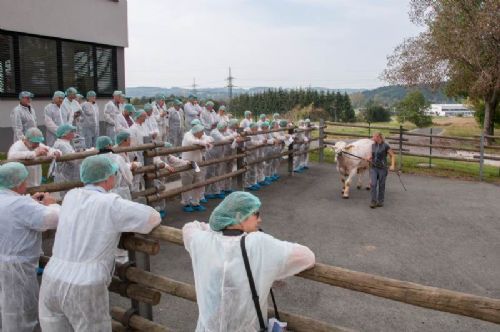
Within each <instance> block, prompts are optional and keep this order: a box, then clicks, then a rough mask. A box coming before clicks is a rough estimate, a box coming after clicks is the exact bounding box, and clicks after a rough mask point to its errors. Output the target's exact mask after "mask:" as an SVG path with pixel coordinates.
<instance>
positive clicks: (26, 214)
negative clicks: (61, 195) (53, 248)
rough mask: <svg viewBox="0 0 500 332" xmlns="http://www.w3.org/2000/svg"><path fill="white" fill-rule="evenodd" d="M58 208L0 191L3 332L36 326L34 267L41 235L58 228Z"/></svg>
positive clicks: (25, 330) (29, 330)
mask: <svg viewBox="0 0 500 332" xmlns="http://www.w3.org/2000/svg"><path fill="white" fill-rule="evenodd" d="M59 208H60V206H59V205H57V204H52V205H49V206H45V205H42V204H40V203H38V202H36V201H35V200H34V199H32V198H31V197H30V196H24V195H19V194H18V193H16V192H14V191H12V190H9V189H1V190H0V215H1V218H0V219H1V222H0V306H1V312H2V331H3V332H32V331H34V330H35V327H36V326H37V325H38V281H37V278H36V267H37V266H38V260H39V258H40V254H41V252H42V234H41V232H43V231H45V230H47V229H54V228H56V227H57V222H58V216H59Z"/></svg>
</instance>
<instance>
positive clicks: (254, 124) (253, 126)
mask: <svg viewBox="0 0 500 332" xmlns="http://www.w3.org/2000/svg"><path fill="white" fill-rule="evenodd" d="M257 127H258V126H257V123H255V122H251V123H250V128H257Z"/></svg>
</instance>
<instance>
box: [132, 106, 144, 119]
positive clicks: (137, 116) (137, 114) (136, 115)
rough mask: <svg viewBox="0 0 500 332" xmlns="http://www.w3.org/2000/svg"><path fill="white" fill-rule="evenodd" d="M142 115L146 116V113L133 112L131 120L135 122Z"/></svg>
mask: <svg viewBox="0 0 500 332" xmlns="http://www.w3.org/2000/svg"><path fill="white" fill-rule="evenodd" d="M143 114H146V112H144V110H143V109H138V110H136V111H135V113H134V114H133V115H132V118H134V120H137V118H139V117H140V116H141V115H143Z"/></svg>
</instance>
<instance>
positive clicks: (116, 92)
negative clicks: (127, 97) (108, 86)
mask: <svg viewBox="0 0 500 332" xmlns="http://www.w3.org/2000/svg"><path fill="white" fill-rule="evenodd" d="M121 95H123V92H121V91H120V90H115V91H113V97H116V96H121Z"/></svg>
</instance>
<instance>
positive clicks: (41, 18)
mask: <svg viewBox="0 0 500 332" xmlns="http://www.w3.org/2000/svg"><path fill="white" fill-rule="evenodd" d="M0 29H4V30H10V31H16V32H24V33H32V34H36V35H41V36H50V37H58V38H65V39H72V40H78V41H86V42H93V43H99V44H106V45H113V46H121V47H127V46H128V26H127V1H126V0H84V1H82V0H0Z"/></svg>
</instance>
